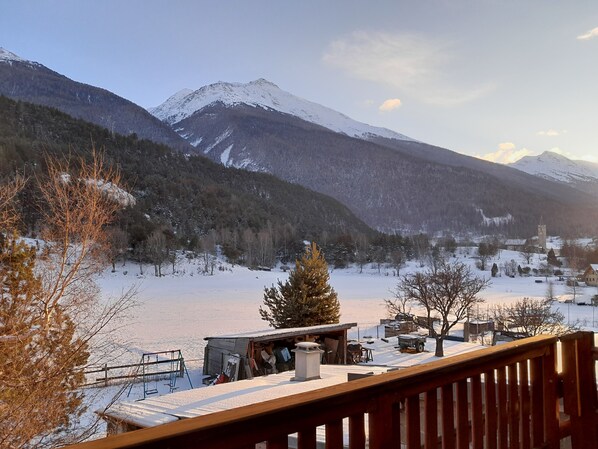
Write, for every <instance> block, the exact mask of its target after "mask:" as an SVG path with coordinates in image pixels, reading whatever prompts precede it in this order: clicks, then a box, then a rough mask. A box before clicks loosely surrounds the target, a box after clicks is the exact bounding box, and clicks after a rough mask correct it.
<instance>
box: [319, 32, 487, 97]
mask: <svg viewBox="0 0 598 449" xmlns="http://www.w3.org/2000/svg"><path fill="white" fill-rule="evenodd" d="M322 59H323V61H324V62H325V63H327V64H329V65H331V66H334V67H338V68H340V69H341V70H344V71H346V72H347V73H349V74H350V75H351V76H354V77H355V78H358V79H362V80H367V81H373V82H376V83H381V84H385V85H387V86H390V87H392V88H395V89H400V90H401V91H402V92H406V93H408V94H410V95H413V96H414V97H416V98H418V99H419V100H421V101H424V102H427V103H431V104H436V105H443V106H453V105H458V104H461V103H465V102H468V101H471V100H475V99H476V98H479V97H481V96H483V95H485V94H487V93H488V92H490V91H491V90H493V89H494V85H493V84H490V83H486V84H480V85H472V86H467V87H460V86H459V85H458V84H459V82H461V83H462V82H463V81H462V80H458V81H455V82H450V81H449V80H448V77H447V73H448V72H449V71H450V69H451V67H452V66H451V62H453V60H454V59H455V56H454V55H453V52H452V51H451V46H450V44H449V43H447V42H444V41H443V42H440V41H438V42H436V41H431V40H428V39H424V38H422V37H420V36H415V35H405V34H388V33H380V32H375V33H374V32H365V31H360V32H355V33H353V34H352V35H350V36H348V37H344V38H340V39H337V40H335V41H333V42H332V43H331V44H330V45H329V46H328V48H327V49H326V51H325V53H324V55H323V57H322ZM457 66H459V67H461V66H462V65H459V64H456V65H455V67H457Z"/></svg>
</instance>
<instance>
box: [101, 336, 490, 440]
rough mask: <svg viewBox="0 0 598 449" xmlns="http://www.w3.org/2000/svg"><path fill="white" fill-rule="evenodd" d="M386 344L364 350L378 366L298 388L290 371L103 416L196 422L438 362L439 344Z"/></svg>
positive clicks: (327, 373) (328, 375) (327, 372)
mask: <svg viewBox="0 0 598 449" xmlns="http://www.w3.org/2000/svg"><path fill="white" fill-rule="evenodd" d="M314 327H320V326H314ZM386 340H387V341H383V340H381V339H380V340H378V339H374V340H369V343H368V342H362V345H363V347H365V348H368V349H370V350H371V352H372V355H373V360H372V361H370V362H367V363H362V364H359V365H321V367H320V375H321V379H314V380H309V381H305V382H297V381H293V380H291V379H292V378H293V377H294V376H295V372H294V371H285V372H282V373H279V374H271V375H268V376H261V377H255V378H253V379H247V380H240V381H237V382H229V383H224V384H219V385H214V386H211V387H203V388H196V389H194V390H187V391H179V392H176V393H171V394H165V395H163V396H158V397H152V398H148V399H144V400H141V401H130V402H129V401H123V402H117V403H115V404H113V405H112V406H111V407H110V408H109V409H108V410H107V411H105V412H101V414H102V415H103V416H104V417H106V418H107V419H111V420H114V421H118V422H126V423H128V424H132V425H134V426H137V427H143V428H145V427H153V426H158V425H160V424H164V423H168V422H174V421H177V420H179V419H186V418H194V417H197V416H203V415H208V414H210V413H215V412H219V411H222V410H230V409H233V408H237V407H243V406H246V405H251V404H257V403H260V402H264V401H268V400H271V399H278V398H282V397H286V396H290V395H293V394H298V393H305V392H308V391H313V390H317V389H320V388H326V387H331V386H333V385H338V384H341V383H344V382H347V381H348V374H349V373H354V374H369V373H373V374H375V375H378V374H382V373H386V372H388V371H390V370H394V369H396V368H407V367H409V366H414V365H420V364H422V363H427V362H431V361H433V360H438V358H437V357H435V356H434V349H435V342H434V340H433V339H431V338H428V339H427V342H426V345H425V349H426V350H425V351H424V352H420V353H413V354H411V353H401V352H400V351H399V350H398V349H397V348H396V346H397V337H390V338H387V339H386ZM481 348H482V346H480V345H477V344H471V343H462V342H455V341H445V342H444V353H445V356H452V355H458V354H464V353H467V352H471V351H475V350H478V349H481Z"/></svg>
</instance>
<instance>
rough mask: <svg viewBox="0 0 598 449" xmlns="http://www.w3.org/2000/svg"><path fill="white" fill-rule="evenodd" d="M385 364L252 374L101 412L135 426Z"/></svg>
mask: <svg viewBox="0 0 598 449" xmlns="http://www.w3.org/2000/svg"><path fill="white" fill-rule="evenodd" d="M388 370H389V368H388V367H372V366H360V365H322V366H321V370H320V375H321V377H322V378H321V379H314V380H308V381H305V382H297V381H293V380H291V378H293V377H294V376H295V371H285V372H283V373H279V374H271V375H268V376H261V377H255V378H253V379H247V380H240V381H237V382H230V383H225V384H219V385H214V386H211V387H204V388H196V389H194V390H187V391H180V392H177V393H171V394H165V395H163V396H158V397H153V398H148V399H144V400H142V401H135V402H124V401H123V402H117V403H115V404H114V405H112V406H111V407H110V408H109V409H108V410H106V411H105V412H104V413H103V415H104V416H106V417H108V418H111V419H113V420H116V421H123V422H126V423H130V424H133V425H135V426H138V427H153V426H158V425H160V424H165V423H168V422H174V421H177V420H179V419H185V418H194V417H196V416H202V415H208V414H210V413H215V412H219V411H222V410H229V409H232V408H237V407H243V406H245V405H251V404H257V403H260V402H264V401H268V400H270V399H277V398H281V397H285V396H290V395H293V394H298V393H305V392H308V391H312V390H317V389H320V388H325V387H330V386H333V385H338V384H341V383H344V382H347V375H348V374H349V373H358V374H366V373H371V372H374V373H375V374H381V373H385V372H387V371H388Z"/></svg>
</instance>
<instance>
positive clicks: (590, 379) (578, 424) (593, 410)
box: [561, 332, 598, 449]
mask: <svg viewBox="0 0 598 449" xmlns="http://www.w3.org/2000/svg"><path fill="white" fill-rule="evenodd" d="M593 346H594V334H593V333H591V332H578V333H576V334H573V335H567V336H565V337H563V338H562V339H561V348H562V354H563V406H564V411H565V413H566V414H567V415H569V419H570V421H571V447H572V448H573V449H578V448H579V449H581V448H584V449H585V448H588V449H590V448H591V449H596V448H598V430H597V426H598V415H597V409H598V406H597V400H596V375H595V368H594V362H593V359H592V348H593Z"/></svg>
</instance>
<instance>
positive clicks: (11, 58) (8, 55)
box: [0, 47, 40, 66]
mask: <svg viewBox="0 0 598 449" xmlns="http://www.w3.org/2000/svg"><path fill="white" fill-rule="evenodd" d="M13 62H22V63H25V64H29V65H35V66H38V65H40V64H38V63H37V62H33V61H28V60H27V59H23V58H21V57H20V56H17V55H15V54H14V53H12V52H10V51H8V50H6V49H5V48H3V47H0V63H5V64H9V65H12V63H13Z"/></svg>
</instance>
